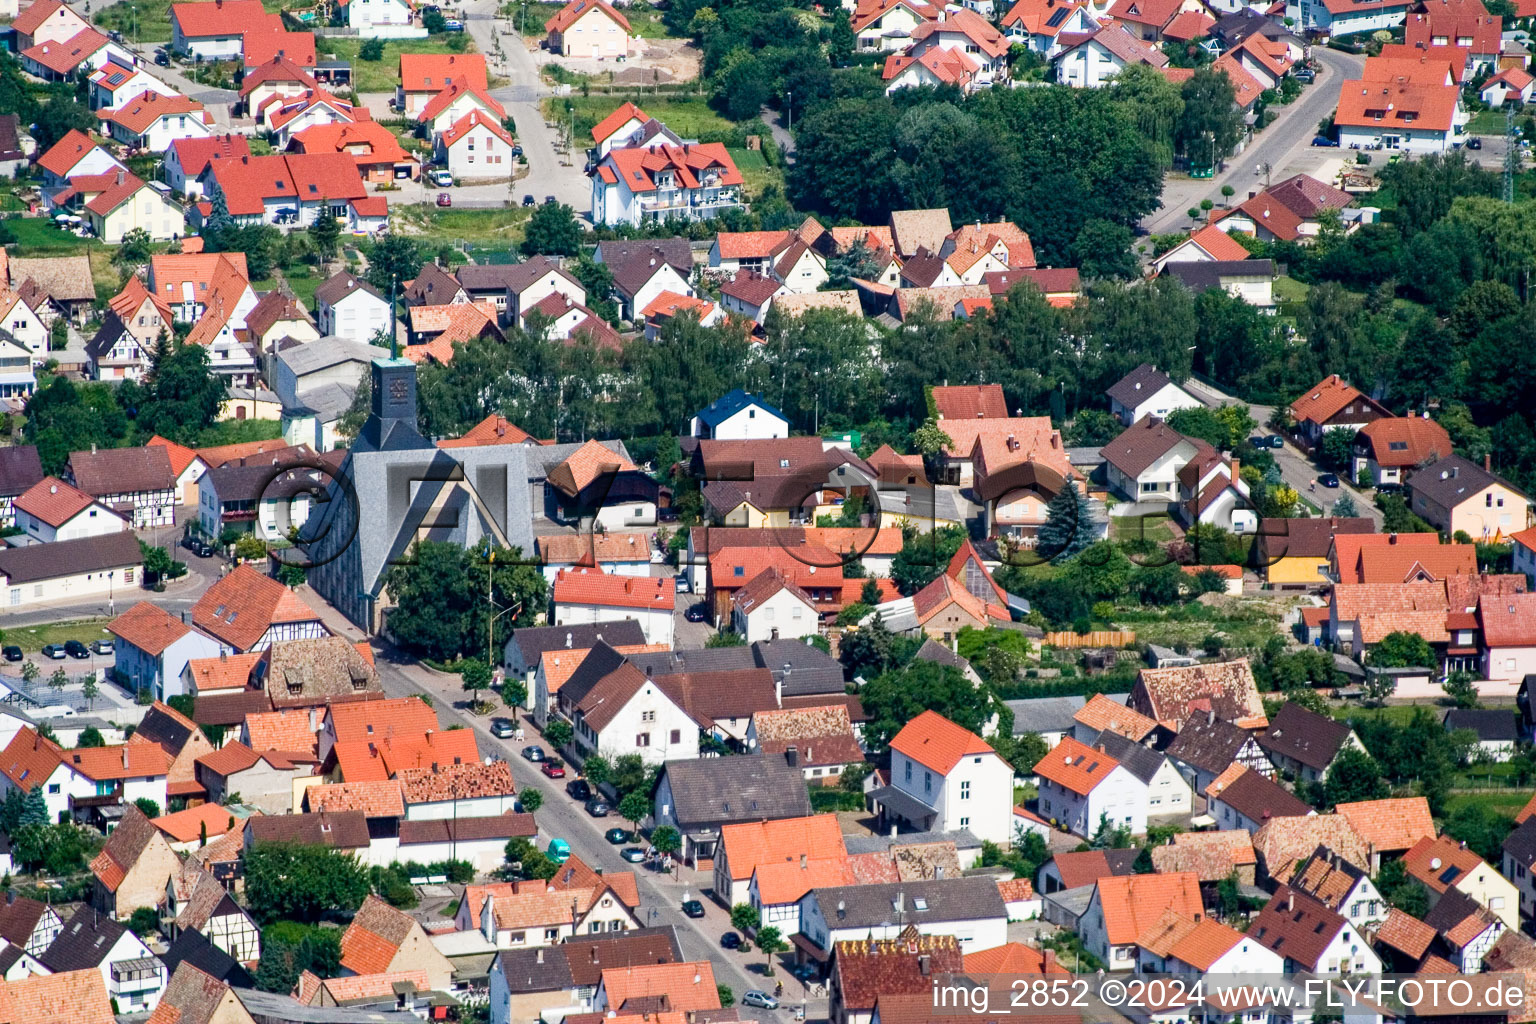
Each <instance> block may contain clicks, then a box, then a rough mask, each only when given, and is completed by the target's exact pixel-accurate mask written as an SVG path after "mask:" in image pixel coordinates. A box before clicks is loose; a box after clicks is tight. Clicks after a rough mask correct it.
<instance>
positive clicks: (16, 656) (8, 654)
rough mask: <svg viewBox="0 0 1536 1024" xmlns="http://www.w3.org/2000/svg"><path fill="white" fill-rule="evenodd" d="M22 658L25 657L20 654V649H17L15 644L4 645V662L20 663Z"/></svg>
mask: <svg viewBox="0 0 1536 1024" xmlns="http://www.w3.org/2000/svg"><path fill="white" fill-rule="evenodd" d="M24 657H26V655H24V654H22V653H21V648H20V647H17V646H16V645H15V644H7V645H6V647H5V660H6V661H20V660H21V659H22V658H24Z"/></svg>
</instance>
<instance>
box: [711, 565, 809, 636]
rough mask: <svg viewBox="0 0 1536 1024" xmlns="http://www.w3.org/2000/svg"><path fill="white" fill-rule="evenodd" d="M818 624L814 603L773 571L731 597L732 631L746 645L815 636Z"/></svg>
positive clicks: (760, 575) (759, 575)
mask: <svg viewBox="0 0 1536 1024" xmlns="http://www.w3.org/2000/svg"><path fill="white" fill-rule="evenodd" d="M820 624H821V616H820V613H819V612H818V610H817V608H816V603H815V601H813V600H812V599H811V597H810V595H808V594H807V593H806V592H805V591H803V590H801V589H800V588H799V587H797V586H795V585H794V584H793V583H791V582H789V581H788V580H787V579H785V578H784V575H783V574H782V573H781V572H779V571H778V570H777V569H775V568H771V567H770V568H767V569H764V570H763V571H762V572H761V573H759V574H758V575H757V577H756V578H754V579H753V580H752V581H751V582H749V583H748V584H747V585H746V586H744V587H742V588H741V589H739V590H737V591H736V592H735V593H734V594H733V595H732V597H731V628H732V629H733V630H734V631H735V632H736V633H737V634H738V635H740V636H743V637H745V638H746V640H747V642H748V643H754V642H756V641H758V640H778V639H780V638H783V639H786V640H798V639H801V638H802V637H807V636H817V635H819V634H820V631H821V630H820Z"/></svg>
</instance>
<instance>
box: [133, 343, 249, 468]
mask: <svg viewBox="0 0 1536 1024" xmlns="http://www.w3.org/2000/svg"><path fill="white" fill-rule="evenodd" d="M227 397H228V395H227V394H226V393H225V383H224V379H223V378H222V377H220V376H218V375H217V374H215V373H213V372H212V370H211V369H210V367H209V362H208V348H207V347H206V346H203V345H189V344H185V343H183V342H180V341H168V340H166V339H165V336H164V335H161V341H160V343H159V344H157V345H156V346H155V349H154V351H153V353H152V354H151V356H150V364H149V369H148V371H147V372H146V373H145V375H144V380H143V381H142V382H141V385H140V393H139V397H138V403H137V405H138V410H137V411H138V415H137V416H136V418H135V423H136V425H137V426H138V428H139V430H140V431H142V432H144V433H146V434H160V435H162V436H164V437H169V438H170V439H171V440H173V441H177V442H178V443H188V444H193V443H196V441H197V435H198V434H199V433H200V432H202V431H203V430H206V429H207V428H208V427H210V426H211V425H212V424H213V423H214V422H215V421H216V420H217V419H218V417H219V410H220V409H221V408H222V407H223V404H224V401H225V399H226V398H227Z"/></svg>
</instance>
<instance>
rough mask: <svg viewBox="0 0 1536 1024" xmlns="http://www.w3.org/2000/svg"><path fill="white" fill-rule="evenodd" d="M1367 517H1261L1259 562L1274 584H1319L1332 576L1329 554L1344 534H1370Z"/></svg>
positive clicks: (1371, 528)
mask: <svg viewBox="0 0 1536 1024" xmlns="http://www.w3.org/2000/svg"><path fill="white" fill-rule="evenodd" d="M1374 530H1375V524H1374V523H1373V522H1372V521H1371V520H1369V519H1364V518H1354V519H1341V518H1337V517H1328V518H1324V519H1261V520H1259V529H1258V532H1257V534H1256V536H1255V544H1256V547H1257V555H1258V559H1259V565H1260V566H1261V567H1262V568H1263V569H1264V571H1265V575H1266V577H1267V578H1268V580H1269V582H1270V584H1271V585H1282V586H1283V585H1287V584H1301V585H1304V586H1316V585H1319V584H1321V583H1324V582H1326V581H1327V579H1328V577H1329V575H1330V569H1329V564H1330V563H1329V554H1330V552H1331V551H1332V550H1333V546H1334V538H1335V537H1336V536H1339V535H1341V534H1349V535H1360V534H1369V533H1372V532H1373V531H1374Z"/></svg>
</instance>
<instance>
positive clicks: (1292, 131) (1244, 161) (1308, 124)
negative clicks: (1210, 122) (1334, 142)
mask: <svg viewBox="0 0 1536 1024" xmlns="http://www.w3.org/2000/svg"><path fill="white" fill-rule="evenodd" d="M1312 56H1313V57H1315V58H1316V59H1317V61H1318V62H1319V63H1320V64H1322V66H1323V67H1322V71H1321V72H1319V73H1318V76H1317V81H1315V82H1313V83H1312V84H1311V85H1309V86H1307V87H1306V88H1305V89H1303V90H1302V93H1301V96H1300V98H1299V99H1297V100H1296V101H1295V102H1293V103H1291V104H1290V105H1289V106H1284V107H1278V108H1276V109H1278V111H1279V114H1278V116H1277V117H1276V118H1275V120H1274V122H1273V123H1271V124H1270V125H1269V127H1267V128H1265V129H1264V130H1263V131H1261V132H1259V133H1258V134H1257V135H1256V136H1254V141H1253V143H1252V144H1250V145H1249V147H1248V148H1247V149H1245V150H1244V151H1243V152H1241V153H1239V154H1238V155H1237V156H1234V157H1231V158H1230V159H1229V160H1228V161H1227V168H1226V170H1225V171H1222V172H1220V173H1218V174H1217V175H1216V176H1215V177H1214V178H1207V179H1200V180H1197V179H1194V178H1180V179H1176V180H1169V181H1167V182H1166V183H1165V184H1164V185H1163V205H1162V208H1161V209H1159V210H1157V211H1156V212H1154V213H1151V214H1149V215H1148V216H1147V217H1145V218H1144V219H1143V220H1142V222H1141V223H1142V227H1144V228H1145V229H1146V230H1147V232H1148V233H1150V234H1154V235H1161V234H1167V233H1169V232H1173V231H1182V230H1184V229H1186V228H1188V227H1189V216H1188V214H1187V213H1186V211H1187V210H1189V209H1190V208H1192V207H1197V206H1199V205H1200V201H1201V200H1203V199H1209V200H1211V201H1212V202H1213V203H1215V204H1216V205H1217V206H1220V205H1221V204H1222V203H1223V202H1224V201H1225V200H1224V199H1223V198H1222V195H1221V187H1222V186H1223V185H1231V186H1232V188H1233V189H1234V190H1235V191H1236V193H1237V197H1245V196H1246V195H1247V194H1248V192H1250V191H1252V190H1254V189H1256V188H1263V187H1264V176H1263V175H1262V174H1255V173H1254V169H1255V168H1256V167H1261V166H1263V165H1265V164H1268V165H1269V167H1270V172H1269V179H1270V180H1271V181H1280V180H1281V179H1283V178H1286V177H1289V176H1290V175H1292V174H1299V173H1306V172H1310V171H1312V170H1315V169H1316V168H1317V167H1318V165H1319V164H1320V163H1321V162H1322V161H1323V160H1326V159H1337V158H1338V155H1339V150H1337V149H1321V148H1320V149H1316V150H1314V149H1312V148H1311V146H1312V139H1313V137H1314V136H1315V135H1316V134H1317V125H1318V122H1319V121H1322V120H1323V119H1324V118H1326V117H1328V116H1329V115H1330V114H1332V113H1333V111H1334V110H1335V109H1336V108H1337V107H1338V105H1339V84H1340V83H1341V82H1343V81H1344V79H1346V78H1351V77H1353V76H1355V75H1357V74H1359V73H1360V69H1361V68H1362V67H1364V64H1365V61H1364V59H1363V58H1361V57H1355V56H1352V55H1350V54H1347V53H1340V52H1339V51H1338V50H1330V49H1328V48H1327V47H1326V46H1314V47H1313V48H1312Z"/></svg>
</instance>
